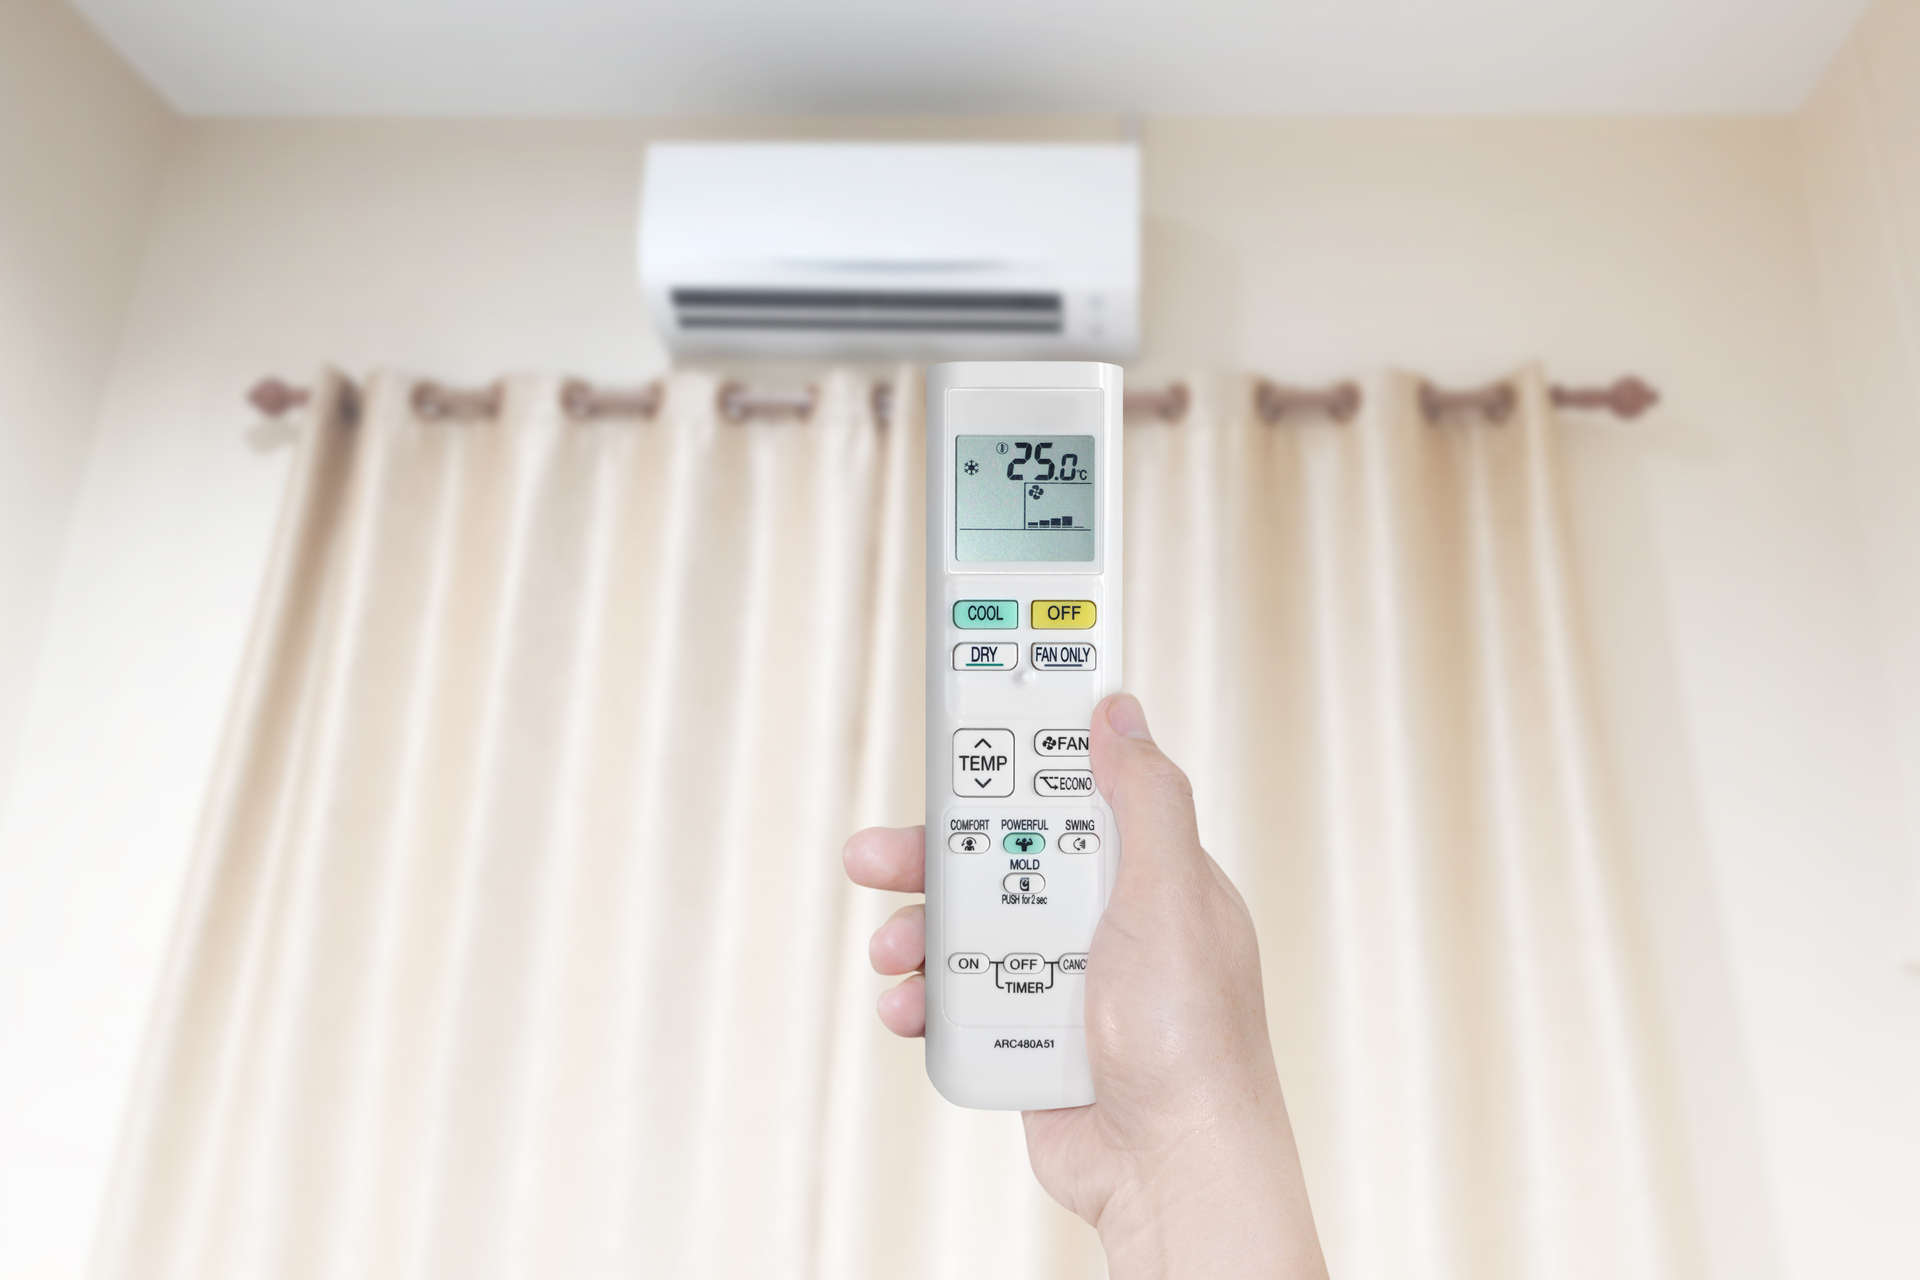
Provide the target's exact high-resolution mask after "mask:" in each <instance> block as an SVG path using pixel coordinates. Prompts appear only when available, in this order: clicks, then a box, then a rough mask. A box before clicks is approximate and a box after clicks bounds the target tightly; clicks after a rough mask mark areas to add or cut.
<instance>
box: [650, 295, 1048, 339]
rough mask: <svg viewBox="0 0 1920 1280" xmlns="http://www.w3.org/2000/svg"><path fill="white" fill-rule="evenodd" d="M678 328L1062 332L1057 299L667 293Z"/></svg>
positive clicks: (1002, 296) (874, 331)
mask: <svg viewBox="0 0 1920 1280" xmlns="http://www.w3.org/2000/svg"><path fill="white" fill-rule="evenodd" d="M673 311H674V318H675V319H676V320H677V321H678V323H679V326H680V327H681V328H682V329H709V330H727V329H735V330H768V329H782V330H826V331H833V332H841V333H859V332H866V333H901V332H912V333H1048V334H1057V333H1060V332H1062V331H1063V329H1064V328H1065V315H1066V311H1065V306H1064V304H1063V303H1062V301H1061V298H1060V295H1059V294H1057V293H1029V292H1021V293H1006V292H1001V293H995V292H966V293H961V292H953V291H927V290H913V291H904V290H872V289H862V290H851V289H848V290H840V289H764V288H761V289H718V288H689V289H675V290H673Z"/></svg>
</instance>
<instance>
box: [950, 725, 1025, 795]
mask: <svg viewBox="0 0 1920 1280" xmlns="http://www.w3.org/2000/svg"><path fill="white" fill-rule="evenodd" d="M953 792H954V794H955V795H961V796H1010V795H1012V794H1013V730H1011V729H962V730H960V732H958V733H956V734H954V735H953Z"/></svg>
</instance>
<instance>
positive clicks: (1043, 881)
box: [1001, 871, 1047, 893]
mask: <svg viewBox="0 0 1920 1280" xmlns="http://www.w3.org/2000/svg"><path fill="white" fill-rule="evenodd" d="M1001 883H1002V884H1003V885H1005V886H1006V890H1007V892H1008V893H1039V892H1040V891H1041V890H1042V889H1045V888H1046V887H1047V878H1046V877H1045V876H1037V875H1035V874H1033V872H1031V871H1016V872H1014V873H1013V874H1012V875H1010V876H1008V877H1007V878H1006V879H1005V880H1003V881H1001Z"/></svg>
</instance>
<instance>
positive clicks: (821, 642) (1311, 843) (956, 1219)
mask: <svg viewBox="0 0 1920 1280" xmlns="http://www.w3.org/2000/svg"><path fill="white" fill-rule="evenodd" d="M1192 386H1193V393H1194V394H1193V407H1192V409H1191V411H1190V413H1189V415H1188V417H1187V420H1186V421H1185V422H1183V423H1181V424H1179V425H1161V424H1139V425H1135V426H1132V427H1130V428H1129V436H1128V443H1127V449H1128V474H1127V504H1126V505H1127V513H1128V515H1127V519H1128V524H1127V528H1126V531H1125V534H1126V561H1127V576H1128V581H1127V599H1128V614H1127V619H1126V626H1127V636H1126V640H1127V651H1128V670H1127V673H1126V675H1127V680H1128V684H1129V686H1130V687H1131V688H1133V689H1134V690H1136V691H1137V692H1139V693H1140V694H1141V696H1142V697H1143V698H1144V700H1145V701H1146V704H1147V707H1148V711H1149V714H1150V716H1151V718H1152V720H1153V723H1154V726H1155V730H1156V735H1157V736H1158V737H1159V739H1160V740H1161V742H1162V743H1163V744H1164V745H1166V746H1167V747H1168V749H1169V750H1170V751H1171V753H1172V754H1173V755H1174V756H1175V758H1176V759H1178V760H1180V761H1181V762H1182V763H1183V764H1184V765H1185V766H1186V767H1187V769H1188V771H1189V773H1190V774H1191V775H1192V777H1193V780H1194V784H1195V792H1196V796H1197V798H1198V801H1199V807H1200V813H1201V822H1202V835H1203V837H1204V838H1205V840H1206V841H1207V844H1208V847H1209V848H1210V849H1211V850H1212V851H1213V852H1214V853H1215V855H1216V856H1217V857H1218V858H1219V859H1220V861H1221V862H1222V863H1223V865H1224V866H1225V867H1226V868H1227V869H1228V871H1229V872H1230V873H1231V874H1232V875H1233V876H1234V878H1235V880H1236V882H1237V883H1239V884H1240V886H1241V888H1242V890H1243V892H1244V893H1245V896H1246V898H1247V900H1248V902H1249V904H1250V906H1251V907H1252V909H1253V911H1254V914H1255V916H1256V919H1257V921H1258V924H1259V927H1260V937H1261V942H1262V956H1263V963H1264V966H1265V978H1266V985H1267V993H1268V1000H1269V1005H1270V1017H1271V1022H1272V1026H1273V1028H1274V1032H1275V1038H1276V1047H1277V1049H1278V1051H1279V1056H1280V1060H1281V1064H1282V1074H1283V1079H1284V1081H1285V1083H1286V1086H1287V1089H1288V1095H1289V1099H1290V1103H1291V1106H1292V1108H1293V1113H1294V1120H1295V1125H1296V1129H1297V1131H1298V1133H1299V1136H1300V1142H1301V1149H1302V1152H1303V1158H1304V1160H1305V1162H1306V1166H1307V1174H1308V1182H1309V1187H1310V1190H1311V1192H1312V1195H1313V1198H1314V1203H1315V1206H1316V1211H1317V1214H1318V1216H1319V1220H1320V1225H1321V1232H1322V1238H1323V1240H1324V1241H1325V1242H1326V1245H1327V1250H1328V1253H1329V1257H1330V1261H1331V1262H1332V1264H1333V1270H1334V1273H1335V1274H1337V1275H1342V1276H1350V1277H1382V1278H1385V1277H1402V1276H1405V1277H1435V1278H1436V1280H1438V1278H1443V1277H1444V1278H1452V1277H1459V1278H1460V1280H1466V1278H1468V1277H1472V1278H1474V1280H1478V1278H1479V1277H1516V1278H1517V1277H1528V1278H1530V1280H1531V1278H1533V1277H1558V1276H1567V1277H1589V1276H1591V1277H1600V1276H1610V1277H1613V1276H1665V1275H1690V1274H1694V1273H1696V1272H1697V1271H1698V1270H1699V1267H1698V1264H1697V1246H1696V1245H1695V1243H1694V1242H1693V1239H1692V1235H1691V1229H1692V1228H1691V1221H1692V1219H1691V1215H1690V1212H1689V1210H1688V1208H1687V1206H1686V1204H1685V1203H1684V1198H1683V1195H1682V1192H1681V1188H1682V1186H1683V1185H1684V1178H1683V1176H1682V1174H1681V1171H1680V1169H1679V1165H1678V1154H1677V1150H1676V1147H1675V1135H1676V1133H1677V1127H1676V1125H1675V1123H1674V1120H1673V1117H1672V1115H1671V1114H1670V1103H1669V1101H1668V1099H1669V1096H1670V1091H1669V1088H1668V1084H1667V1080H1666V1077H1665V1069H1664V1066H1663V1062H1664V1059H1663V1057H1662V1052H1661V1047H1660V1045H1659V1042H1658V1038H1657V1034H1656V1028H1655V1024H1654V1021H1653V1019H1652V1017H1651V1014H1650V1008H1651V1006H1650V1003H1649V1001H1648V998H1647V995H1646V990H1645V987H1646V984H1645V980H1644V977H1643V975H1641V973H1640V971H1639V967H1638V965H1639V961H1638V956H1639V948H1638V945H1637V943H1636V941H1635V935H1634V931H1633V926H1632V921H1631V919H1630V915H1629V913H1628V911H1627V909H1626V904H1627V902H1628V900H1629V899H1628V895H1627V892H1626V886H1625V885H1624V884H1623V883H1622V869H1623V867H1624V865H1625V858H1624V856H1623V854H1622V850H1621V848H1620V845H1619V836H1618V834H1617V831H1616V828H1615V826H1614V824H1613V820H1612V818H1611V816H1610V812H1609V803H1608V800H1607V788H1606V779H1605V769H1604V766H1603V763H1602V752H1601V744H1600V740H1599V737H1598V733H1597V729H1596V725H1595V720H1594V713H1593V708H1592V697H1591V693H1590V690H1589V688H1588V678H1587V675H1586V662H1585V658H1584V655H1583V653H1582V650H1581V641H1580V634H1581V630H1580V620H1579V600H1578V591H1577V588H1576V584H1575V583H1574V582H1573V581H1572V579H1571V576H1570V573H1569V570H1568V564H1569V558H1568V555H1567V551H1566V547H1565V540H1566V535H1565V529H1564V525H1565V513H1564V510H1563V506H1564V498H1563V496H1562V494H1563V490H1564V486H1563V484H1562V482H1561V480H1560V477H1559V474H1558V467H1559V462H1558V460H1557V457H1556V454H1555V447H1554V440H1555V436H1554V432H1555V427H1554V423H1553V420H1552V415H1551V411H1550V409H1549V407H1548V405H1547V403H1546V399H1545V391H1544V384H1543V383H1542V381H1541V379H1540V377H1539V375H1538V373H1537V372H1535V371H1527V372H1525V373H1523V374H1522V375H1520V376H1519V377H1518V378H1517V379H1516V380H1515V386H1516V387H1517V389H1518V392H1519V396H1518V399H1519V407H1518V409H1517V411H1516V413H1515V414H1514V415H1513V416H1512V418H1511V419H1510V420H1508V421H1506V422H1504V423H1489V422H1484V421H1480V420H1471V421H1467V420H1463V421H1459V422H1446V423H1441V424H1438V425H1428V424H1427V423H1425V422H1424V421H1423V420H1422V419H1421V417H1420V415H1419V413H1418V410H1417V408H1416V394H1417V387H1416V384H1415V383H1414V381H1413V380H1411V379H1409V378H1405V377H1400V376H1383V377H1381V378H1378V379H1376V380H1375V381H1374V382H1373V383H1372V385H1371V386H1370V387H1369V389H1368V395H1367V397H1366V404H1367V409H1366V411H1365V412H1364V413H1363V414H1362V415H1361V417H1360V418H1359V419H1358V420H1356V421H1355V422H1353V423H1350V424H1347V425H1336V424H1333V423H1329V422H1324V421H1300V422H1294V421H1288V422H1284V423H1281V424H1279V425H1268V424H1265V423H1262V422H1259V421H1258V420H1256V419H1255V418H1254V417H1253V416H1252V415H1251V413H1250V412H1249V411H1248V406H1249V405H1250V400H1251V398H1250V386H1249V384H1248V383H1247V381H1246V380H1245V379H1240V378H1232V377H1220V378H1211V379H1209V378H1200V379H1195V380H1193V382H1192ZM413 389H414V388H413V384H412V383H411V382H409V381H408V380H407V379H405V378H402V377H399V376H395V375H381V376H377V377H375V378H373V379H372V380H370V382H369V383H368V385H367V388H366V390H365V393H364V396H363V397H359V398H356V397H355V396H354V395H353V394H351V390H350V388H348V387H347V386H346V384H345V383H343V382H342V381H340V380H339V379H337V378H334V377H327V378H324V379H322V381H321V385H320V391H319V394H318V395H317V396H316V401H315V408H314V411H313V417H312V420H311V421H310V423H309V429H308V430H307V432H306V434H305V436H304V440H303V444H302V445H301V448H300V452H299V456H298V458H297V460H296V462H295V465H294V471H293V476H292V479H291V481H290V485H291V488H290V493H289V498H288V502H287V507H286V514H285V516H284V518H283V522H282V528H281V530H280V533H279V535H278V542H277V549H276V552H275V556H274V562H273V567H272V570H271V572H270V575H269V580H268V584H267V587H266V591H265V593H264V596H263V602H262V605H261V610H260V614H259V620H258V622H257V624H256V627H255V632H254V638H253V642H252V648H251V650H250V653H249V657H248V660H247V665H246V670H245V672H244V674H243V677H242V682H241V686H240V690H239V694H238V700H237V705H236V709H235V712H234V715H233V718H232V723H231V728H230V730H229V738H228V743H227V746H226V749H225V751H224V754H223V758H222V762H221V765H220V767H219V770H218V775H217V777H216V779H215V782H214V785H213V789H212V792H211V796H210V800H209V803H208V807H207V818H206V821H205V826H204V831H203V836H202V847H201V851H200V854H199V856H198V857H197V859H196V861H195V864H194V872H193V879H192V882H191V884H190V885H189V886H188V889H187V892H186V895H185V897H184V899H183V904H182V907H181V915H180V922H179V926H178V932H177V940H176V944H175V947H174V949H173V953H172V958H171V960H170V962H169V971H168V974H167V977H166V979H165V981H164V984H163V996H162V1000H161V1004H160V1007H159V1009H158V1010H157V1012H156V1015H155V1019H154V1027H153V1032H152V1037H151V1043H150V1046H149V1049H148V1052H147V1055H146V1064H147V1065H146V1068H145V1070H144V1073H143V1076H142V1079H141V1082H140V1086H139V1091H138V1094H137V1096H136V1097H135V1099H134V1103H133V1107H132V1114H131V1119H130V1121H129V1124H128V1129H127V1138H126V1142H125V1148H124V1152H123V1155H122V1159H121V1161H120V1166H119V1171H118V1175H117V1178H116V1183H115V1188H114V1192H113V1195H112V1197H111V1200H110V1204H109V1209H108V1213H107V1217H106V1221H105V1226H104V1229H103V1234H102V1240H101V1245H100V1249H99V1254H98V1259H97V1267H96V1271H97V1273H98V1274H99V1275H100V1276H102V1277H109V1278H118V1277H123V1276H124V1277H132V1276H139V1277H142V1278H143V1280H144V1278H158V1280H164V1278H165V1277H176V1276H177V1277H189V1276H190V1277H196V1278H199V1277H227V1276H231V1277H262V1276H272V1277H289V1278H292V1277H301V1278H304V1277H327V1278H333V1277H368V1276H393V1277H409V1278H411V1277H422V1278H425V1277H442V1276H445V1277H455V1276H457V1277H462V1278H463V1280H464V1278H469V1277H532V1276H541V1277H548V1276H600V1275H607V1276H612V1275H620V1276H630V1275H659V1276H676V1277H678V1276H716V1277H717V1276H742V1277H746V1276H752V1277H756V1278H759V1277H779V1276H794V1277H801V1276H807V1277H823V1278H830V1280H840V1278H841V1277H875V1278H878V1277H888V1278H893V1277H905V1276H922V1277H953V1278H955V1280H958V1278H961V1277H968V1278H971V1277H978V1276H983V1275H992V1276H996V1277H1002V1276H1004V1277H1036V1278H1037V1277H1062V1276H1088V1277H1092V1276H1098V1275H1101V1274H1104V1269H1103V1265H1102V1263H1101V1260H1100V1256H1099V1251H1098V1248H1097V1243H1096V1241H1095V1239H1094V1237H1093V1235H1092V1233H1091V1231H1090V1230H1088V1229H1087V1228H1086V1227H1085V1226H1084V1225H1083V1224H1080V1223H1079V1222H1078V1221H1076V1220H1075V1219H1073V1218H1072V1217H1070V1216H1069V1215H1067V1214H1066V1213H1065V1212H1064V1211H1063V1210H1061V1209H1059V1208H1058V1207H1057V1206H1055V1205H1053V1204H1052V1203H1051V1202H1050V1201H1049V1200H1048V1199H1047V1198H1046V1197H1045V1195H1044V1194H1043V1193H1042V1192H1040V1191H1039V1189H1038V1187H1037V1185H1036V1184H1035V1183H1034V1181H1033V1178H1032V1176H1031V1174H1030V1172H1029V1171H1028V1169H1027V1164H1026V1156H1025V1150H1024V1146H1023V1144H1022V1140H1021V1132H1020V1126H1019V1123H1018V1121H1017V1119H1016V1118H1014V1117H1011V1116H1006V1115H1001V1114H995V1113H978V1112H967V1111H961V1110H958V1109H956V1108H953V1107H950V1106H948V1105H947V1104H945V1103H944V1102H942V1101H940V1100H939V1098H938V1097H937V1095H935V1094H934V1092H933V1091H932V1089H931V1087H930V1086H929V1085H928V1084H927V1083H926V1079H925V1076H924V1073H923V1070H922V1066H921V1054H920V1047H919V1045H918V1044H917V1043H914V1042H903V1041H896V1040H894V1039H893V1038H892V1037H890V1036H888V1035H887V1034H886V1033H885V1032H884V1031H883V1030H881V1028H880V1027H879V1026H878V1024H877V1022H876V1020H875V1019H874V1017H873V996H874V994H875V992H876V990H877V987H878V985H879V984H878V982H877V981H876V979H874V977H873V976H872V975H871V974H870V973H868V972H867V970H866V964H865V940H866V936H867V934H868V932H869V931H870V930H871V929H872V927H873V926H874V925H875V924H876V923H877V922H878V921H879V920H880V919H882V918H884V917H885V915H886V914H887V912H888V911H890V910H891V909H892V908H893V907H894V906H895V905H897V902H896V899H897V900H898V901H907V900H908V899H906V898H905V897H904V896H901V895H878V894H873V893H870V892H867V891H864V890H856V889H852V888H850V887H848V886H847V885H846V884H845V882H844V880H843V878H842V876H841V872H840V868H839V861H838V857H837V851H838V849H839V846H840V843H841V841H842V839H843V838H844V836H845V835H846V833H847V832H849V831H851V830H853V829H854V828H856V827H858V826H861V825H866V824H870V823H880V822H885V823H896V824H897V823H911V822H915V821H918V819H919V815H920V812H921V809H922V797H921V795H920V788H921V778H922V772H921V752H922V750H923V742H922V740H923V736H924V734H923V700H924V685H923V673H922V671H921V667H920V657H919V655H920V654H921V652H922V648H921V644H920V638H919V629H920V627H921V626H922V622H921V618H922V616H923V607H922V593H923V589H924V583H923V558H922V554H921V539H922V537H923V533H922V529H923V510H922V503H923V492H922V490H923V470H924V443H923V432H922V425H921V418H920V399H921V391H920V388H919V385H918V383H917V381H916V380H915V378H914V377H913V376H912V375H911V374H908V373H902V374H901V375H899V377H898V378H897V380H896V381H895V383H894V385H893V387H892V392H893V404H894V405H895V406H896V409H895V412H894V417H895V421H894V422H893V423H892V424H891V425H890V426H889V425H883V424H880V423H877V422H876V421H875V420H874V418H873V416H872V412H871V409H870V405H871V403H872V397H871V395H870V394H869V393H870V391H871V386H870V384H869V383H868V382H867V381H866V380H865V379H862V378H860V377H857V376H855V375H852V374H845V373H836V374H832V375H830V376H828V377H826V378H824V379H823V380H822V381H821V383H820V384H819V388H818V390H819V400H818V405H817V407H816V409H815V410H814V412H813V413H812V414H811V415H810V417H809V418H808V419H806V420H804V421H801V420H794V419H772V420H758V419H756V420H751V421H748V422H744V423H734V422H729V421H725V420H723V419H722V418H721V417H720V416H719V414H718V413H717V410H716V393H717V391H718V387H717V385H716V383H715V382H714V381H713V380H712V379H711V378H708V377H705V376H702V375H698V374H679V375H675V376H674V377H672V378H670V379H669V380H668V382H667V384H666V389H665V395H664V402H663V404H662V407H661V409H660V411H659V412H658V413H657V414H656V415H655V416H654V417H653V418H651V419H647V420H640V419H623V418H605V419H593V420H585V421H579V420H573V419H570V418H568V417H566V416H565V415H564V414H563V413H562V412H561V410H560V400H559V385H558V383H557V382H556V381H555V380H552V379H547V378H539V377H526V378H517V379H512V380H509V381H508V382H507V383H506V384H505V387H504V398H503V401H502V404H501V407H500V410H499V412H498V413H497V414H494V415H492V416H489V417H485V418H476V419H467V420H463V419H453V420H423V419H421V418H420V417H418V416H417V415H416V414H415V413H414V411H413V409H412V393H413Z"/></svg>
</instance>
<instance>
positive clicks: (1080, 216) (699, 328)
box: [640, 143, 1140, 360]
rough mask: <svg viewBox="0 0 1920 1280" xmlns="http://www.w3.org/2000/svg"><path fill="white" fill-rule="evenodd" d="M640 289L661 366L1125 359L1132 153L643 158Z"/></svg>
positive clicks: (1135, 176)
mask: <svg viewBox="0 0 1920 1280" xmlns="http://www.w3.org/2000/svg"><path fill="white" fill-rule="evenodd" d="M640 281H641V287H642V289H643V290H644V291H645V294H646V300H647V310H648V312H649V313H650V314H651V315H652V317H653V322H654V324H655V326H656V327H657V328H658V330H659V332H660V334H661V336H662V337H663V338H664V340H665V341H666V344H667V346H668V348H669V349H670V350H672V351H674V352H676V353H687V354H709V355H735V356H869V357H874V356H928V357H932V356H940V357H949V356H957V357H974V358H983V359H984V358H992V359H1023V358H1046V357H1081V358H1100V359H1109V360H1125V359H1128V358H1130V357H1131V356H1132V355H1133V353H1134V350H1135V348H1136V346H1137V345H1138V342H1139V310H1140V308H1139V296H1140V157H1139V151H1138V149H1137V148H1135V147H1132V146H1115V145H1091V146H1065V145H979V144H939V143H933V144H916V145H905V146H903V145H892V144H865V143H859V144H848V143H833V144H815V143H770V144H762V143H752V144H743V143H720V144H710V143H670V144H669V143H659V144H655V145H653V146H651V147H649V148H648V149H647V165H646V186H645V189H644V191H643V193H642V199H641V206H640Z"/></svg>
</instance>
